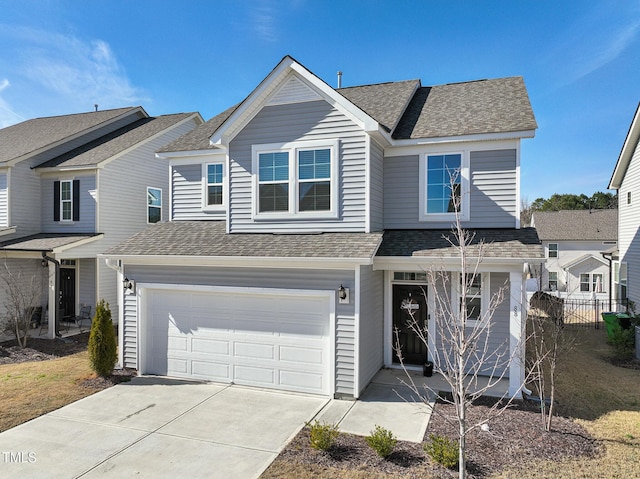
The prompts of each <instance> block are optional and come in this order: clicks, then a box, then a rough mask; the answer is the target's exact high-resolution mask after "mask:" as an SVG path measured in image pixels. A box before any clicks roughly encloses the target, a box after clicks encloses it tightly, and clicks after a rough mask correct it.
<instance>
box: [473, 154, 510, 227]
mask: <svg viewBox="0 0 640 479" xmlns="http://www.w3.org/2000/svg"><path fill="white" fill-rule="evenodd" d="M470 166H471V217H470V221H469V222H468V226H469V227H473V228H480V227H487V226H491V227H492V228H515V226H516V216H517V208H518V207H519V204H518V198H517V195H516V185H517V179H516V150H494V151H472V152H471V165H470Z"/></svg>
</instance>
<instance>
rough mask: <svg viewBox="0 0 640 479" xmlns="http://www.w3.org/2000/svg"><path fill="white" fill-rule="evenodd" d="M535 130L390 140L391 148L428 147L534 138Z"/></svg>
mask: <svg viewBox="0 0 640 479" xmlns="http://www.w3.org/2000/svg"><path fill="white" fill-rule="evenodd" d="M535 133H536V131H535V130H522V131H508V132H503V133H479V134H474V135H460V136H442V137H435V138H415V139H411V140H392V144H393V146H414V145H430V144H434V143H435V144H438V143H459V142H462V141H464V142H467V141H500V140H520V139H522V138H534V137H535Z"/></svg>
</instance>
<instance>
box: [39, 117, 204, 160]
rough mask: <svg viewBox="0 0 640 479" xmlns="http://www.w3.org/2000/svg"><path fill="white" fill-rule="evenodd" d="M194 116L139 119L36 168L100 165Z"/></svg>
mask: <svg viewBox="0 0 640 479" xmlns="http://www.w3.org/2000/svg"><path fill="white" fill-rule="evenodd" d="M191 115H194V113H176V114H173V115H161V116H157V117H150V118H141V119H140V120H138V121H135V122H133V123H130V124H129V125H127V126H125V127H122V128H120V129H118V130H116V131H114V132H113V133H110V134H108V135H105V136H102V137H100V138H98V139H96V140H94V141H91V142H89V143H87V144H85V145H82V146H80V147H78V148H76V149H74V150H71V151H70V152H68V153H65V154H63V155H60V156H58V157H56V158H52V159H51V160H49V161H47V162H45V163H42V164H41V165H38V168H51V167H57V166H66V167H68V166H92V165H97V164H99V163H101V162H102V161H105V160H107V159H109V158H111V157H112V156H113V155H116V154H118V153H120V152H122V151H124V150H126V149H128V148H130V147H132V146H135V145H136V144H138V143H140V142H141V141H144V140H146V139H147V138H150V137H152V136H153V135H155V134H157V133H160V132H161V131H163V130H165V129H167V128H169V127H171V126H172V125H175V124H177V123H179V122H181V121H183V120H184V119H186V118H188V117H189V116H191Z"/></svg>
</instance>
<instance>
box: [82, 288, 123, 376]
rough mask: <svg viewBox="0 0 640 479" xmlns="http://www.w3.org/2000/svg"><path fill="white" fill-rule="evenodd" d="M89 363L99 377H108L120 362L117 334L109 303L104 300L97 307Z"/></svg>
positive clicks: (89, 347)
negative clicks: (117, 362) (118, 361)
mask: <svg viewBox="0 0 640 479" xmlns="http://www.w3.org/2000/svg"><path fill="white" fill-rule="evenodd" d="M87 349H88V351H89V363H90V365H91V369H93V370H94V371H95V372H96V373H97V374H98V375H99V376H102V377H106V376H108V375H109V374H111V372H112V371H113V368H114V366H115V365H116V361H117V360H118V349H117V341H116V333H115V330H114V328H113V322H112V321H111V310H110V309H109V303H105V301H104V299H101V300H100V302H99V303H98V304H97V305H96V315H95V317H94V318H93V321H92V322H91V332H90V333H89V344H88V348H87Z"/></svg>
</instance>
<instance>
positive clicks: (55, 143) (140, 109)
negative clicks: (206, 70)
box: [6, 106, 149, 166]
mask: <svg viewBox="0 0 640 479" xmlns="http://www.w3.org/2000/svg"><path fill="white" fill-rule="evenodd" d="M136 112H140V113H142V114H143V115H144V118H149V114H148V113H147V112H146V111H144V108H142V107H141V106H137V107H134V108H131V109H130V110H127V111H125V112H124V113H122V114H120V115H118V116H116V117H115V118H111V119H110V120H109V121H106V122H103V123H100V124H99V125H94V126H92V127H91V128H87V129H86V130H82V131H80V132H78V133H75V134H73V135H70V136H67V137H65V138H63V139H62V140H58V141H56V142H54V143H50V144H49V145H45V146H43V147H42V148H39V149H37V150H34V151H31V152H29V153H26V154H24V155H22V156H19V157H17V158H14V159H13V160H10V161H8V162H6V164H7V165H9V166H13V165H15V164H16V163H20V162H21V161H22V160H26V159H27V158H31V157H32V156H36V155H38V154H40V153H42V152H43V151H47V150H50V149H52V148H55V147H56V146H59V145H62V144H63V143H67V142H69V141H71V140H74V139H76V138H79V137H81V136H83V135H86V134H87V133H90V132H92V131H95V130H97V129H98V128H102V127H103V126H105V125H108V124H110V123H113V122H116V121H119V120H121V119H122V118H125V117H127V116H130V115H132V114H133V113H136Z"/></svg>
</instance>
